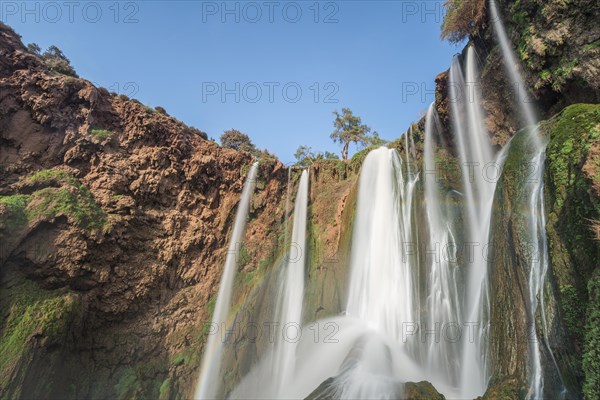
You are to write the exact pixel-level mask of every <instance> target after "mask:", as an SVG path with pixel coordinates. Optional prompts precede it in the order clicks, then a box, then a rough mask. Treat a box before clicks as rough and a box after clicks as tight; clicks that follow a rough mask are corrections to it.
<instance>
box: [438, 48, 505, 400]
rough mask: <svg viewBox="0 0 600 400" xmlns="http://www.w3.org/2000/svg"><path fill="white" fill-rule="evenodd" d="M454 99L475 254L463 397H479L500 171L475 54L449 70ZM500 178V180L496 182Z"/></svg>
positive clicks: (484, 377) (470, 264) (468, 263)
mask: <svg viewBox="0 0 600 400" xmlns="http://www.w3.org/2000/svg"><path fill="white" fill-rule="evenodd" d="M449 86H450V95H451V104H450V109H451V112H452V129H453V132H454V137H455V138H456V144H457V150H458V156H459V161H460V169H461V177H462V183H463V191H464V221H465V225H466V232H465V243H468V244H469V245H470V246H473V251H472V252H471V251H470V249H468V248H465V249H463V250H464V251H463V252H464V254H463V257H462V259H463V263H464V264H465V267H466V271H467V277H466V297H465V299H464V303H463V307H464V311H463V318H464V319H465V320H464V321H462V322H463V324H473V326H474V327H475V335H474V338H473V340H472V341H471V340H463V353H462V357H463V360H462V383H461V388H462V395H463V396H465V397H477V396H480V395H482V394H483V393H484V392H485V389H486V388H487V384H488V379H489V371H488V365H487V361H488V360H487V355H488V351H487V341H486V337H487V331H488V326H489V306H490V304H489V282H488V268H487V261H486V259H485V255H484V254H483V251H482V249H483V248H484V246H485V245H486V244H487V242H488V238H489V229H490V218H491V210H492V202H493V200H494V190H495V187H496V182H497V179H489V178H488V176H487V175H486V173H487V168H489V167H492V166H493V167H494V168H498V165H497V164H496V163H495V161H496V160H495V157H494V154H493V150H492V148H491V144H490V142H489V139H488V134H487V131H486V129H485V121H484V120H483V113H482V111H481V109H480V104H481V99H480V98H481V95H480V93H479V76H478V71H477V62H476V59H475V52H474V50H473V47H472V46H469V48H468V49H467V56H466V71H465V73H463V70H462V67H461V64H460V59H459V57H454V59H453V61H452V66H451V67H450V82H449ZM494 178H497V177H494Z"/></svg>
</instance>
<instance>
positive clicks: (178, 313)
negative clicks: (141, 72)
mask: <svg viewBox="0 0 600 400" xmlns="http://www.w3.org/2000/svg"><path fill="white" fill-rule="evenodd" d="M0 60H1V61H0V89H1V91H0V144H1V147H0V171H2V173H1V174H0V195H2V196H5V197H4V198H6V196H14V195H23V196H30V197H29V199H30V200H29V203H28V205H27V208H26V210H27V213H28V218H27V221H26V223H24V224H21V225H19V226H17V227H12V228H10V229H9V227H8V225H7V224H6V223H3V224H2V225H0V239H1V240H2V248H3V249H2V252H1V255H0V273H1V274H2V285H1V286H0V288H1V289H0V290H3V289H6V288H7V287H9V286H11V285H12V286H13V287H20V286H18V285H17V286H14V285H16V284H15V282H17V283H19V282H22V281H23V280H27V281H31V280H34V281H35V284H36V285H38V286H39V290H40V291H41V290H48V293H55V292H56V293H58V291H60V293H63V292H62V291H67V292H68V293H69V296H72V297H73V298H76V299H77V301H76V302H75V304H76V306H75V312H74V313H73V317H72V318H71V319H70V320H69V323H68V324H66V325H65V327H64V332H62V334H61V335H60V339H57V340H49V339H44V340H41V339H40V340H33V339H32V338H34V337H38V336H39V337H40V338H42V339H43V338H44V337H45V336H49V335H46V333H45V332H46V331H45V330H44V329H42V330H41V333H40V332H38V336H36V334H35V332H31V334H30V333H27V332H26V334H27V337H28V338H29V339H26V340H25V345H24V348H23V349H20V350H19V351H20V355H19V354H17V355H16V356H15V357H14V360H12V362H11V363H9V364H7V365H6V366H4V365H2V366H0V371H1V374H2V376H3V379H2V382H3V383H1V384H0V397H5V395H6V396H8V397H11V396H19V395H21V396H24V397H40V396H42V397H57V398H81V397H98V398H114V397H116V396H120V395H126V397H128V396H140V397H143V398H156V397H157V396H158V394H159V392H158V388H159V387H160V386H161V384H162V383H165V381H166V380H167V379H168V382H167V383H166V384H165V386H164V387H163V391H164V390H167V391H168V392H169V393H171V394H176V393H179V394H180V395H182V396H185V397H189V395H191V391H192V390H193V386H194V382H195V379H196V374H197V365H198V364H199V359H200V354H201V348H202V345H203V343H204V339H205V338H204V337H203V336H202V334H201V332H202V327H203V324H204V323H205V322H207V321H208V320H209V319H210V315H209V307H208V306H207V305H208V302H209V300H210V299H212V298H213V297H214V296H215V293H216V290H217V287H218V282H219V279H220V271H221V265H222V263H223V260H224V256H225V253H226V247H227V238H228V235H229V232H230V229H231V223H232V221H233V218H234V213H235V207H236V205H237V202H238V201H239V196H240V193H241V190H242V185H243V183H244V178H245V173H246V171H247V167H248V166H249V165H250V164H251V163H252V162H253V157H252V156H251V155H250V154H249V153H245V152H237V151H233V150H228V149H223V148H221V147H219V146H218V145H217V144H216V143H213V142H211V141H208V140H206V139H205V138H204V137H202V136H201V135H199V134H198V133H197V131H194V130H193V129H191V128H189V127H187V126H186V125H184V124H183V123H181V122H180V121H177V120H175V119H174V118H171V117H169V116H167V115H163V114H161V113H158V112H155V111H154V110H152V109H149V108H147V107H145V106H143V105H142V104H140V103H138V102H137V101H134V100H129V99H127V98H125V97H122V96H121V97H118V96H115V95H111V94H109V93H108V91H106V90H105V89H102V88H96V87H94V86H93V85H92V84H91V83H90V82H89V81H86V80H83V79H78V78H73V77H68V76H64V75H59V74H52V73H49V72H48V71H47V70H46V68H45V66H44V63H43V61H42V60H41V59H40V58H39V57H37V56H35V55H33V54H30V53H28V52H27V51H26V49H25V48H24V46H23V45H22V43H21V42H20V40H19V39H18V37H17V36H16V35H15V34H14V32H12V31H11V30H10V28H8V27H6V26H4V25H1V24H0ZM47 170H53V171H54V172H52V174H51V175H52V176H50V177H46V178H44V179H41V180H39V179H38V180H35V179H32V178H31V177H32V176H33V175H34V174H35V173H36V172H39V171H47ZM56 171H62V172H61V173H57V172H56ZM65 177H66V178H65ZM259 181H260V182H259V185H258V187H257V191H256V196H255V201H254V203H255V204H254V208H253V215H252V221H251V222H250V224H249V227H248V233H247V239H248V240H251V241H253V242H267V241H269V240H271V241H273V238H272V237H271V236H273V235H276V234H277V232H275V231H272V229H269V227H272V226H276V225H281V224H280V222H281V220H282V218H283V207H280V203H281V202H282V201H283V197H284V195H285V184H286V181H287V178H286V175H285V169H284V168H283V166H282V165H281V164H280V163H278V162H271V163H265V164H264V165H262V166H261V172H260V176H259ZM79 185H81V186H79ZM88 192H89V195H90V196H91V198H90V197H86V196H87V194H86V193H88ZM69 194H71V195H72V196H71V197H69ZM48 196H50V197H48ZM52 196H53V197H52ZM60 196H67V197H66V198H67V199H71V200H72V201H73V202H74V204H75V206H73V205H72V204H71V203H67V204H66V206H65V204H63V203H59V201H61V199H62V197H60ZM49 198H50V199H52V200H51V201H50V203H44V201H47V200H48V199H49ZM57 199H58V200H57ZM73 199H74V200H73ZM90 199H91V200H90ZM71 200H69V201H71ZM36 201H37V202H38V204H40V207H42V206H43V207H45V210H46V211H47V210H50V209H51V208H52V207H54V206H56V207H54V208H56V209H55V210H54V211H52V212H49V211H48V212H45V213H43V212H39V210H38V211H37V212H33V211H32V210H34V209H36ZM88 203H89V204H88ZM80 206H81V207H84V208H85V207H87V208H85V209H86V210H87V209H94V210H96V208H95V207H98V210H97V211H98V215H100V216H102V217H101V220H102V223H101V226H102V227H101V229H96V228H97V227H96V228H90V227H89V226H88V225H86V224H87V223H88V222H89V221H88V222H86V218H87V217H86V215H79V214H77V207H80ZM69 207H70V208H69ZM38 208H39V207H38ZM10 216H11V210H10V209H9V206H7V205H6V204H0V219H1V220H2V221H9V218H10ZM94 226H95V225H94ZM275 242H276V241H275ZM261 251H262V250H261ZM261 251H257V252H255V253H252V254H251V255H250V262H249V263H248V265H250V266H249V267H248V268H255V267H256V264H257V262H258V260H260V259H261V258H262V257H264V254H262V253H264V252H266V251H268V250H267V249H265V250H264V251H262V253H261ZM19 285H20V283H19ZM4 293H5V294H6V296H5V297H3V300H5V301H7V302H11V304H12V302H13V301H14V298H13V297H14V296H13V295H12V292H11V291H9V290H6V291H5V292H4ZM15 304H16V303H15ZM3 308H4V306H3ZM10 318H13V319H14V318H16V317H15V316H14V315H13V316H12V317H11V316H10V315H8V314H6V313H5V314H3V315H2V320H0V322H1V323H2V324H3V325H7V324H8V322H7V321H10ZM3 327H4V326H3ZM1 330H2V329H0V331H1ZM0 340H1V339H0ZM181 360H183V361H181ZM4 377H10V379H8V378H7V379H4ZM41 393H43V395H42V394H41Z"/></svg>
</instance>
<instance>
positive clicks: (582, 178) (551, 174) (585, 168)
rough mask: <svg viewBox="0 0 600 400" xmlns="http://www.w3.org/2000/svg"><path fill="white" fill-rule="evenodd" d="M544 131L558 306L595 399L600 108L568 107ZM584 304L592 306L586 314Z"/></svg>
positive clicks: (599, 370)
mask: <svg viewBox="0 0 600 400" xmlns="http://www.w3.org/2000/svg"><path fill="white" fill-rule="evenodd" d="M540 129H541V131H542V133H544V134H545V135H546V136H547V137H548V138H549V143H548V147H547V149H546V186H545V193H546V207H547V208H546V210H547V225H546V230H547V235H548V245H549V257H550V262H551V265H552V273H553V276H554V280H555V284H556V286H557V288H558V292H559V293H558V303H559V306H560V311H561V315H562V319H563V321H564V325H565V328H566V330H567V333H568V335H569V336H570V338H571V339H572V340H573V342H574V347H575V349H576V353H577V354H576V356H577V357H576V360H577V365H575V368H576V369H577V370H578V371H577V374H578V375H580V376H581V375H583V377H584V379H585V381H584V395H585V396H586V398H589V399H595V398H598V392H597V388H598V382H600V363H598V361H597V360H598V359H599V357H598V354H599V353H600V343H599V342H598V339H597V338H598V329H597V327H598V321H597V319H598V315H599V313H600V305H599V304H598V297H599V296H598V279H597V276H598V275H597V269H598V259H599V257H600V242H599V241H598V240H597V238H595V235H594V232H593V231H592V227H593V226H594V224H597V221H598V220H599V219H600V198H599V195H598V194H599V192H598V189H599V188H600V173H599V172H600V170H599V168H598V166H597V165H595V164H597V161H596V160H595V158H597V156H596V155H595V153H592V152H593V151H595V150H594V149H595V148H597V147H599V146H600V105H591V104H576V105H572V106H569V107H567V108H565V109H564V110H563V111H562V112H560V113H559V114H557V115H556V116H554V117H553V118H551V119H550V120H548V121H545V122H543V123H542V124H540ZM594 163H595V164H594ZM593 276H596V278H593V279H592V277H593ZM582 304H588V307H587V310H586V309H585V307H582ZM594 321H595V322H594ZM581 360H583V363H581ZM594 388H596V389H594Z"/></svg>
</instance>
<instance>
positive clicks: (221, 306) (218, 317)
mask: <svg viewBox="0 0 600 400" xmlns="http://www.w3.org/2000/svg"><path fill="white" fill-rule="evenodd" d="M257 171H258V162H255V163H254V164H252V167H250V171H249V172H248V176H247V177H246V182H245V183H244V189H243V190H242V197H241V199H240V203H239V205H238V209H237V212H236V215H235V223H234V225H233V233H232V234H231V238H230V239H229V249H228V251H227V258H226V259H225V266H224V268H223V275H222V276H221V283H220V284H219V293H218V294H217V301H216V303H215V310H214V312H213V317H212V325H213V326H215V325H216V326H218V327H222V326H224V325H225V323H226V322H227V315H228V314H229V309H230V306H231V295H232V289H233V281H234V278H235V271H236V264H237V257H238V250H239V245H240V243H241V242H242V239H243V236H244V230H245V227H246V219H247V218H248V212H249V211H250V200H251V199H252V193H254V187H255V183H256V174H257ZM204 349H205V350H204V355H203V358H202V365H201V367H200V378H199V381H198V387H197V389H196V395H195V398H197V399H212V398H215V397H216V396H217V393H218V391H219V384H218V382H219V379H220V376H219V372H220V366H221V353H222V350H223V342H222V341H221V340H220V335H217V334H213V335H209V336H208V340H207V343H206V345H205V348H204Z"/></svg>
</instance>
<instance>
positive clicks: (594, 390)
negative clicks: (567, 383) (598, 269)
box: [583, 275, 600, 400]
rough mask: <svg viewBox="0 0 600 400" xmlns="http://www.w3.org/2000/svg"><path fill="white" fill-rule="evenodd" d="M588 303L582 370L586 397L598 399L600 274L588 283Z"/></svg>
mask: <svg viewBox="0 0 600 400" xmlns="http://www.w3.org/2000/svg"><path fill="white" fill-rule="evenodd" d="M588 293H589V303H588V307H587V322H586V327H585V346H584V354H583V370H584V373H585V382H584V384H583V395H584V397H585V398H586V399H588V400H592V399H600V275H596V276H595V277H594V278H592V279H591V280H590V281H589V283H588Z"/></svg>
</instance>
